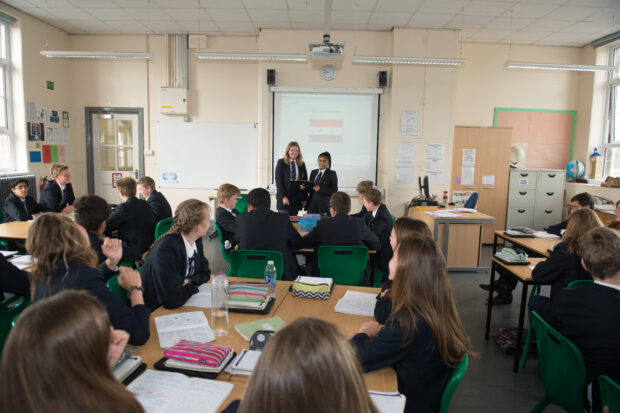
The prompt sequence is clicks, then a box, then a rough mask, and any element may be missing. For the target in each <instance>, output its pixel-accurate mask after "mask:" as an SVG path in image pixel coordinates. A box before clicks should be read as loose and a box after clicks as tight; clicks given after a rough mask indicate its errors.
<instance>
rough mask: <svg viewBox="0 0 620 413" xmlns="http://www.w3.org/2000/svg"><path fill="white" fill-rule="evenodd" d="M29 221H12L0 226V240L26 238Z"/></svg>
mask: <svg viewBox="0 0 620 413" xmlns="http://www.w3.org/2000/svg"><path fill="white" fill-rule="evenodd" d="M28 228H30V222H29V221H14V222H7V223H5V224H0V239H21V240H24V239H26V238H27V236H28Z"/></svg>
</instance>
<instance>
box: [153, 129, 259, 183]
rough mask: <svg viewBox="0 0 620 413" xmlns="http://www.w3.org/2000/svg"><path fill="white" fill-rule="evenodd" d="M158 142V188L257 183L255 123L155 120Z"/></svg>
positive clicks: (256, 136) (257, 153)
mask: <svg viewBox="0 0 620 413" xmlns="http://www.w3.org/2000/svg"><path fill="white" fill-rule="evenodd" d="M158 142H159V148H158V156H159V179H158V181H159V185H160V186H161V187H162V188H206V189H215V188H217V187H219V186H220V185H221V184H223V183H225V182H228V183H231V184H233V185H236V186H237V187H239V188H243V189H247V188H254V187H255V186H256V185H257V184H258V156H259V150H258V129H257V127H256V124H255V123H207V122H159V126H158Z"/></svg>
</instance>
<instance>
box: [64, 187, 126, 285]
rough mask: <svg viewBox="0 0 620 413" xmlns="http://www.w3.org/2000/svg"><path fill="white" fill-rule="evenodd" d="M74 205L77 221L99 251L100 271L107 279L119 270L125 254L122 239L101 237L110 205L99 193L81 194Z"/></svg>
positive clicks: (93, 246)
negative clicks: (119, 264)
mask: <svg viewBox="0 0 620 413" xmlns="http://www.w3.org/2000/svg"><path fill="white" fill-rule="evenodd" d="M73 206H74V207H75V209H74V211H75V222H76V223H78V224H79V225H81V226H82V227H83V228H84V229H85V230H86V233H87V235H88V240H89V241H90V247H91V248H92V249H93V250H94V251H95V252H96V253H97V262H98V263H99V271H100V272H101V273H102V274H103V278H105V279H106V280H107V279H109V278H110V277H112V276H113V275H114V274H116V273H117V272H118V263H119V261H120V260H121V257H122V256H123V246H122V241H121V240H119V239H116V238H108V237H105V238H104V239H103V240H102V239H101V236H102V235H103V232H104V231H105V225H106V219H108V216H109V215H110V206H109V205H108V203H107V201H106V200H105V199H103V198H101V197H100V196H98V195H84V196H81V197H79V198H78V199H76V200H75V204H73Z"/></svg>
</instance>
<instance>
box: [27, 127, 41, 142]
mask: <svg viewBox="0 0 620 413" xmlns="http://www.w3.org/2000/svg"><path fill="white" fill-rule="evenodd" d="M26 130H28V140H29V141H39V142H40V141H44V140H45V130H44V125H43V123H34V122H26Z"/></svg>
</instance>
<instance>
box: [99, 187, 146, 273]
mask: <svg viewBox="0 0 620 413" xmlns="http://www.w3.org/2000/svg"><path fill="white" fill-rule="evenodd" d="M116 188H117V189H118V194H119V196H120V198H121V200H122V201H123V202H122V203H120V204H119V205H118V206H117V207H116V210H115V211H114V212H113V213H112V215H110V217H109V218H108V220H107V222H106V228H107V230H106V232H107V233H111V232H113V231H114V230H116V231H118V238H120V239H121V240H122V241H123V257H122V258H121V261H138V260H140V258H141V257H142V254H143V253H144V252H145V251H147V250H148V249H149V247H150V246H151V244H152V243H153V240H154V239H155V225H156V222H155V215H154V214H153V210H152V209H151V207H150V206H149V204H148V202H146V201H145V200H143V199H138V198H136V181H135V180H134V179H133V178H132V177H129V176H126V177H124V178H121V179H119V180H118V181H117V182H116Z"/></svg>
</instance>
